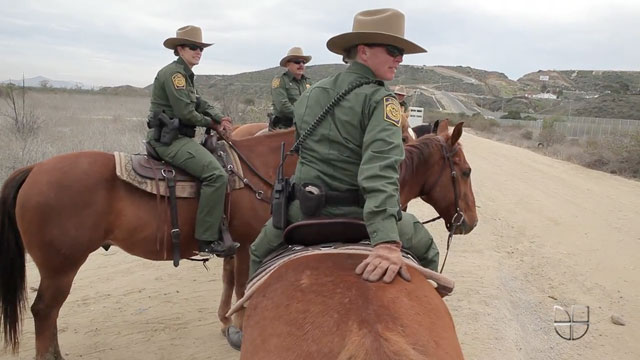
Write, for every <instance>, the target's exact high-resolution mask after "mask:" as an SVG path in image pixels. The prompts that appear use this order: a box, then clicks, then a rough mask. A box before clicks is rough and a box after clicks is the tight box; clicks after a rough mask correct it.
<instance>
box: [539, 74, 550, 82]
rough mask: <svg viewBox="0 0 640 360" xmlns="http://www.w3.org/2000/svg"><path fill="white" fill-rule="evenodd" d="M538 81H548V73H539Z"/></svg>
mask: <svg viewBox="0 0 640 360" xmlns="http://www.w3.org/2000/svg"><path fill="white" fill-rule="evenodd" d="M540 81H549V75H540Z"/></svg>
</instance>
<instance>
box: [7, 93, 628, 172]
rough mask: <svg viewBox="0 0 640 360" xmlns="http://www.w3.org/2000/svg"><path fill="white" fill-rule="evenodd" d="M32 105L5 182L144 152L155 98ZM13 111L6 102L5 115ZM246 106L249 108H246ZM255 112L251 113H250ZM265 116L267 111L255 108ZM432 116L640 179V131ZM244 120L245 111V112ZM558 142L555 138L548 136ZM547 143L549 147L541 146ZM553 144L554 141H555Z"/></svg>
mask: <svg viewBox="0 0 640 360" xmlns="http://www.w3.org/2000/svg"><path fill="white" fill-rule="evenodd" d="M25 101H26V109H28V110H29V111H32V112H33V113H34V114H35V115H36V116H38V117H39V119H40V120H41V126H40V128H39V129H38V131H37V132H36V133H34V134H32V135H31V136H28V137H26V138H21V137H19V136H16V134H15V131H14V129H13V128H12V126H13V124H12V122H11V120H10V119H9V118H7V117H0V181H4V179H5V178H6V177H7V176H8V175H9V174H10V173H11V172H13V171H14V170H15V169H17V168H20V167H22V166H26V165H29V164H33V163H36V162H38V161H42V160H44V159H47V158H50V157H52V156H55V155H58V154H63V153H68V152H75V151H82V150H100V151H107V152H111V151H124V152H129V153H136V152H142V151H143V147H142V140H143V139H144V137H145V134H146V131H147V129H146V120H145V119H146V116H147V113H148V109H149V98H148V97H144V96H140V97H137V96H122V95H111V94H95V93H74V92H56V91H48V92H43V91H38V92H28V93H27V96H26V99H25ZM8 110H9V108H8V104H7V103H6V101H0V114H5V113H6V112H7V111H8ZM245 110H246V109H245ZM249 113H250V112H248V111H247V112H246V114H247V115H248V114H249ZM251 115H252V116H255V117H256V118H261V117H262V115H263V114H262V113H261V112H259V111H257V112H256V113H255V114H254V113H251ZM425 116H426V118H427V120H431V121H433V120H435V119H437V118H441V119H442V118H445V117H447V118H449V119H450V120H451V122H452V123H456V122H458V121H465V126H467V127H470V128H472V129H474V130H476V131H477V132H478V133H479V134H480V135H481V136H484V137H487V138H491V139H494V140H498V141H502V142H506V143H510V144H513V145H516V146H520V147H525V148H530V149H533V150H535V151H538V152H540V153H542V154H544V155H547V156H552V157H555V158H558V159H562V160H566V161H571V162H574V163H577V164H580V165H583V166H586V167H589V168H593V169H597V170H601V171H606V172H609V173H613V174H618V175H622V176H626V177H632V178H638V179H640V133H638V134H634V135H632V136H629V137H619V138H609V139H604V140H596V139H580V140H578V139H566V138H564V137H557V136H555V135H554V134H544V133H543V134H537V133H535V132H533V131H532V130H529V129H524V128H521V127H517V126H500V125H499V124H498V123H497V122H496V121H495V120H492V119H485V118H484V117H482V116H481V115H479V114H476V115H473V116H465V115H461V114H443V113H428V114H426V115H425ZM237 119H240V120H241V121H239V122H243V121H242V120H244V119H242V115H240V116H239V118H237ZM549 137H550V138H552V139H553V140H554V141H553V142H549V141H548V140H545V139H548V138H549ZM540 142H542V143H544V144H545V146H544V147H538V144H539V143H540ZM550 143H551V145H549V144H550Z"/></svg>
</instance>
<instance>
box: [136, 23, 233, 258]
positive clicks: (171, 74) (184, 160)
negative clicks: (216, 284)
mask: <svg viewBox="0 0 640 360" xmlns="http://www.w3.org/2000/svg"><path fill="white" fill-rule="evenodd" d="M211 45H212V44H211V43H206V42H204V41H202V30H201V29H200V28H199V27H197V26H193V25H187V26H184V27H181V28H179V29H178V30H177V31H176V36H175V37H170V38H168V39H166V40H165V41H164V47H166V48H167V49H169V50H173V54H174V55H176V56H177V57H178V58H177V59H176V60H175V61H173V62H172V63H170V64H169V65H167V66H165V67H163V68H162V69H160V71H159V72H158V74H157V75H156V78H155V80H154V81H153V90H152V92H151V107H150V109H149V111H150V115H149V120H150V122H149V123H150V124H154V125H153V126H154V127H153V128H152V129H151V130H149V133H148V134H147V140H148V142H149V143H150V144H151V146H152V147H153V148H154V149H155V150H156V152H157V153H158V155H160V157H161V158H162V159H163V160H165V161H166V162H168V163H169V164H171V165H173V166H176V167H178V168H181V169H183V170H185V171H186V172H188V173H189V174H191V175H193V176H194V177H196V178H197V179H198V180H200V181H201V182H202V185H201V188H200V198H199V201H198V211H197V215H196V227H195V235H194V236H195V238H196V239H197V240H198V250H199V254H200V255H202V256H211V255H224V256H227V255H232V253H233V252H234V251H235V246H236V244H234V246H233V249H226V248H225V246H224V244H223V241H222V239H221V238H220V223H221V219H222V216H223V212H224V198H225V193H226V188H227V173H226V172H225V170H224V169H223V168H222V166H221V165H220V163H218V161H217V160H216V159H215V157H214V156H213V155H212V154H211V153H210V152H209V151H208V150H207V149H205V148H204V147H203V146H202V145H200V144H198V142H196V141H195V140H194V139H193V137H194V136H195V128H196V126H202V127H207V128H213V129H218V130H220V131H221V132H222V133H223V134H225V133H226V134H230V133H231V119H230V118H229V117H227V116H224V115H223V114H222V113H221V112H220V111H219V110H218V109H216V108H214V107H213V106H212V105H210V104H209V103H208V102H207V101H205V100H204V99H202V98H201V97H200V96H199V95H198V92H197V91H196V88H195V86H194V73H193V71H192V70H191V69H192V68H193V67H194V66H195V65H198V63H200V58H201V57H202V52H203V51H204V49H205V48H207V47H209V46H211ZM161 113H164V114H165V115H167V116H168V117H169V118H170V119H179V125H178V127H177V131H176V132H174V133H173V136H169V137H165V138H160V137H159V136H158V135H159V134H160V133H161V131H159V130H163V131H166V130H165V128H166V126H163V124H162V123H160V122H159V121H158V120H157V119H158V115H159V114H161ZM154 120H155V121H154ZM151 126H152V125H150V127H151Z"/></svg>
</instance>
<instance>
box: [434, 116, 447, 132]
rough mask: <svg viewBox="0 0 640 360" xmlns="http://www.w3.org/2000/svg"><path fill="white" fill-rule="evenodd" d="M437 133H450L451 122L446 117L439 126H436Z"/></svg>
mask: <svg viewBox="0 0 640 360" xmlns="http://www.w3.org/2000/svg"><path fill="white" fill-rule="evenodd" d="M436 129H437V130H436V134H438V135H442V136H444V135H448V134H449V122H448V121H447V120H446V119H445V120H442V121H440V123H439V124H438V127H437V128H436Z"/></svg>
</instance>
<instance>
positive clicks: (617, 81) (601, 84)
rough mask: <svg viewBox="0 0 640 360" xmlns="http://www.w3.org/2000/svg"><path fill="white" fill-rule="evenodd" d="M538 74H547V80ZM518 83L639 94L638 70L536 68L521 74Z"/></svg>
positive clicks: (589, 91) (581, 90) (549, 87)
mask: <svg viewBox="0 0 640 360" xmlns="http://www.w3.org/2000/svg"><path fill="white" fill-rule="evenodd" d="M540 76H548V77H549V80H547V81H543V80H540ZM518 83H520V84H522V85H524V86H525V87H527V88H529V89H540V88H541V87H542V86H543V84H546V87H547V88H548V89H549V90H555V89H562V90H563V91H567V90H569V91H575V92H579V93H583V94H594V93H600V94H601V93H606V92H610V93H614V94H622V95H628V94H639V93H640V71H597V70H564V71H553V70H547V71H543V70H538V71H537V72H534V73H529V74H526V75H524V76H522V77H521V78H520V79H518Z"/></svg>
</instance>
